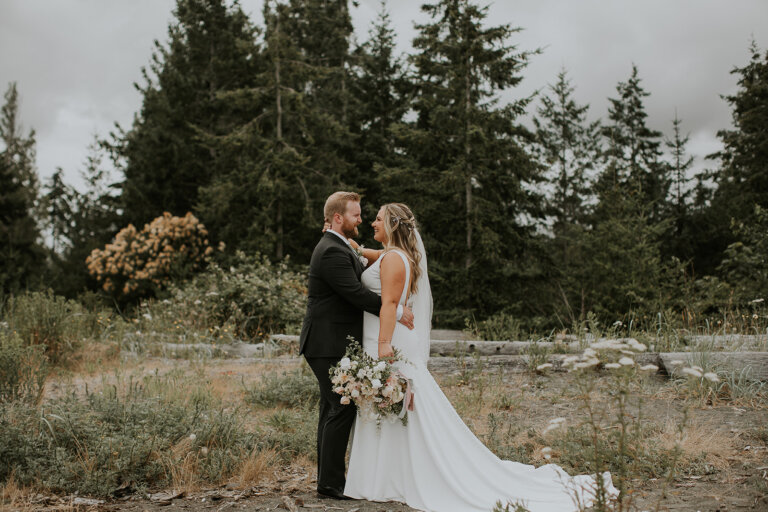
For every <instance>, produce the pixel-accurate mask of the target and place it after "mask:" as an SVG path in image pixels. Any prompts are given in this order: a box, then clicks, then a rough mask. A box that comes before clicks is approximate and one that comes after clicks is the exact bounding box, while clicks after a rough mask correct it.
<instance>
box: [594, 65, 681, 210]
mask: <svg viewBox="0 0 768 512" xmlns="http://www.w3.org/2000/svg"><path fill="white" fill-rule="evenodd" d="M640 81H641V80H640V77H639V74H638V70H637V66H635V65H633V66H632V74H631V75H630V77H629V79H628V80H627V81H626V82H619V84H618V85H617V86H616V92H617V93H618V98H609V101H610V103H611V104H610V106H609V108H608V121H609V123H608V124H607V125H606V126H605V127H604V129H603V133H604V136H605V138H606V145H607V147H606V151H605V157H606V161H605V165H606V172H603V173H602V176H601V179H600V181H599V186H600V187H602V188H604V189H611V188H613V187H614V186H619V187H622V188H625V189H626V190H629V189H634V190H635V191H636V193H637V194H638V196H637V199H638V200H639V201H640V202H641V204H643V205H644V206H645V207H647V208H649V215H648V220H649V221H650V222H659V221H661V220H662V219H663V218H664V217H665V215H666V209H667V194H668V192H669V176H668V168H667V166H665V165H664V163H663V162H662V160H661V155H662V150H661V143H662V134H661V132H659V131H656V130H653V129H651V128H649V127H648V126H647V125H646V118H647V117H648V114H647V113H646V111H645V105H644V102H643V101H644V98H646V97H648V96H650V93H649V92H647V91H646V90H645V89H643V87H642V86H641V85H640Z"/></svg>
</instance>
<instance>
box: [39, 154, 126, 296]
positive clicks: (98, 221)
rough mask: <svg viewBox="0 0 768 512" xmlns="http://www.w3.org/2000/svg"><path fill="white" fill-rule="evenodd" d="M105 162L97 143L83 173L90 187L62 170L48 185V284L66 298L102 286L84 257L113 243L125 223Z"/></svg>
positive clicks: (44, 202)
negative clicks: (78, 185)
mask: <svg viewBox="0 0 768 512" xmlns="http://www.w3.org/2000/svg"><path fill="white" fill-rule="evenodd" d="M102 161H103V153H102V149H101V148H100V146H99V144H98V142H97V141H94V143H93V144H91V145H90V146H89V152H88V156H87V157H86V161H85V165H84V169H83V170H82V171H81V172H80V174H81V177H82V178H83V182H84V183H85V187H86V188H85V191H83V192H79V191H78V190H76V189H75V188H74V187H72V186H71V185H68V184H67V183H65V182H64V180H63V176H62V174H63V173H62V170H61V169H59V170H57V172H56V173H54V174H53V176H51V178H50V180H49V182H48V183H47V184H46V187H45V189H46V194H45V196H44V197H43V204H44V205H45V209H46V213H47V224H48V229H49V232H50V235H51V239H52V241H53V250H52V254H51V257H50V266H51V268H50V269H49V276H48V283H49V286H50V287H51V288H53V290H54V291H55V292H56V293H57V294H60V295H65V296H67V297H76V296H77V295H78V294H79V293H82V292H84V291H86V290H93V289H96V288H97V283H96V281H95V280H94V279H93V278H92V277H91V275H90V274H89V273H88V270H87V268H86V264H85V259H86V258H87V257H88V255H89V254H90V253H91V251H92V250H93V249H95V248H97V247H102V246H103V245H104V244H106V243H107V242H109V241H110V240H111V239H112V238H113V236H114V235H115V233H116V232H117V230H118V227H119V226H120V225H121V223H120V219H119V213H118V207H119V198H118V197H116V196H115V194H114V191H113V188H114V184H113V183H112V182H111V177H110V174H109V172H108V171H107V170H106V169H104V167H103V165H102Z"/></svg>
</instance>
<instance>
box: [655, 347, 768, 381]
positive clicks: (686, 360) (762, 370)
mask: <svg viewBox="0 0 768 512" xmlns="http://www.w3.org/2000/svg"><path fill="white" fill-rule="evenodd" d="M659 360H660V362H661V366H662V367H663V368H664V371H665V372H666V373H667V374H668V375H679V372H680V369H681V368H682V367H685V366H689V367H690V366H701V367H706V368H705V369H707V370H709V369H713V370H715V371H717V372H718V373H720V372H722V371H733V372H737V373H741V372H745V376H746V377H747V378H749V379H751V380H760V381H768V352H665V353H662V354H659ZM676 361H677V363H676Z"/></svg>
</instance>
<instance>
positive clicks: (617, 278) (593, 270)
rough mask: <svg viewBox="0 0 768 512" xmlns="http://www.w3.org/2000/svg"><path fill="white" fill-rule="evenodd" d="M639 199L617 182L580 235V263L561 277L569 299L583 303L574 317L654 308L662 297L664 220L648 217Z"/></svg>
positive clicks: (605, 317) (614, 316)
mask: <svg viewBox="0 0 768 512" xmlns="http://www.w3.org/2000/svg"><path fill="white" fill-rule="evenodd" d="M641 201H642V199H641V198H640V195H639V193H637V192H635V193H630V194H627V193H626V192H625V191H624V190H623V189H622V188H620V187H618V186H616V187H613V188H612V189H610V190H608V191H605V192H603V195H602V197H601V204H602V213H603V217H602V218H601V219H600V221H599V222H598V223H597V224H596V225H595V226H594V228H593V229H592V230H590V231H589V232H588V233H587V234H586V236H585V237H584V239H583V248H582V250H581V253H582V254H583V255H584V259H583V260H581V263H582V264H581V265H578V266H574V267H573V269H572V271H571V272H569V273H568V274H567V275H566V276H565V279H564V282H565V285H564V287H565V289H566V290H568V291H569V292H570V293H569V297H570V298H569V301H570V303H571V304H580V307H581V309H580V311H578V312H574V314H573V315H572V318H576V319H581V320H583V319H584V318H585V315H586V313H587V312H589V311H593V312H594V313H596V314H597V315H598V317H599V318H600V319H601V320H602V321H603V322H608V323H613V322H614V321H616V320H618V319H622V318H624V317H625V315H626V314H628V313H631V312H642V313H649V312H656V311H658V308H659V305H660V304H661V303H662V302H661V301H662V298H664V299H666V297H665V291H666V288H665V282H666V281H668V279H665V276H667V275H668V272H669V269H668V266H666V265H664V264H663V262H662V258H661V243H660V242H661V235H662V233H663V231H664V228H665V225H664V224H659V223H654V222H652V221H650V220H649V219H648V214H649V210H650V208H648V207H647V206H644V205H643V203H642V202H641Z"/></svg>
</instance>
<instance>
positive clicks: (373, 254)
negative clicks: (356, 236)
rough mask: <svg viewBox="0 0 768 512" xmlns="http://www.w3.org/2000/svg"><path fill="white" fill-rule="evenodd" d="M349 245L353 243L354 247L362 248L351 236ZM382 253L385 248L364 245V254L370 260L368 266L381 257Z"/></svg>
mask: <svg viewBox="0 0 768 512" xmlns="http://www.w3.org/2000/svg"><path fill="white" fill-rule="evenodd" d="M349 245H351V246H352V248H353V249H360V245H359V244H358V243H357V242H355V241H354V240H352V239H351V238H350V239H349ZM382 253H384V251H383V250H376V249H369V248H367V247H363V256H364V257H365V259H367V260H368V266H371V265H372V264H373V262H374V261H376V260H377V259H379V258H380V257H381V255H382Z"/></svg>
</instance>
